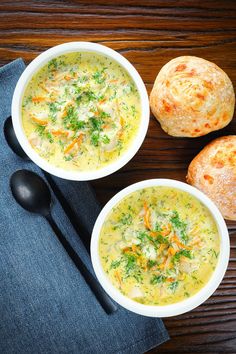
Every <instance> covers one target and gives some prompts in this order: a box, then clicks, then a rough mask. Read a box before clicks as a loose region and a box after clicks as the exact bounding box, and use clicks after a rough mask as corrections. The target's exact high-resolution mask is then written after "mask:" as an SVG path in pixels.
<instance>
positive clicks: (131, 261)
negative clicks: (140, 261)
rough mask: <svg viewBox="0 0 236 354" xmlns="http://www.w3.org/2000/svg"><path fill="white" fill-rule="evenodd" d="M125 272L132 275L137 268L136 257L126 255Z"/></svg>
mask: <svg viewBox="0 0 236 354" xmlns="http://www.w3.org/2000/svg"><path fill="white" fill-rule="evenodd" d="M125 262H126V264H125V272H126V275H130V272H131V271H132V270H134V269H135V267H136V257H135V256H133V255H130V254H125Z"/></svg>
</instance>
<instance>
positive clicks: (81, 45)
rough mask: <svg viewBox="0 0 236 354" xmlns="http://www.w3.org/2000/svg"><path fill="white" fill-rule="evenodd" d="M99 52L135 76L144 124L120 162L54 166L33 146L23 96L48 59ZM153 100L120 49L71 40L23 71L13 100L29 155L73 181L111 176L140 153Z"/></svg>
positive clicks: (14, 115)
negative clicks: (26, 127)
mask: <svg viewBox="0 0 236 354" xmlns="http://www.w3.org/2000/svg"><path fill="white" fill-rule="evenodd" d="M77 51H78V52H81V51H84V52H95V53H98V54H101V55H105V56H107V57H110V58H111V59H113V60H114V61H116V62H117V63H118V64H120V65H121V66H122V67H123V68H124V69H125V70H126V71H127V72H128V73H129V75H130V76H131V78H132V79H133V81H134V83H135V85H136V87H137V90H138V92H139V95H140V100H141V120H140V126H139V129H138V133H137V135H136V136H135V138H134V140H133V142H132V144H131V145H130V147H129V148H128V149H127V151H126V152H124V153H123V154H122V156H121V157H120V158H119V159H117V160H116V161H114V162H112V163H110V164H109V165H107V166H105V167H103V168H101V169H98V170H95V171H84V172H80V171H66V170H64V169H62V168H58V167H55V166H53V165H52V164H50V163H48V162H47V161H46V160H44V159H43V158H41V157H40V156H39V154H37V152H36V151H35V150H34V149H33V148H32V147H31V145H30V143H29V141H28V139H27V137H26V135H25V132H24V129H23V127H22V119H21V105H22V99H23V96H24V92H25V89H26V87H27V85H28V83H29V81H30V79H31V78H32V76H33V75H34V74H35V73H36V72H37V71H38V70H39V69H40V68H41V67H42V66H44V65H45V64H46V63H47V62H49V61H50V60H51V59H52V58H55V57H58V56H60V55H62V54H65V53H71V52H77ZM149 115H150V111H149V101H148V95H147V91H146V88H145V85H144V83H143V81H142V79H141V77H140V75H139V74H138V72H137V71H136V69H135V68H134V67H133V65H131V64H130V62H129V61H128V60H127V59H125V58H124V57H123V56H122V55H120V54H119V53H117V52H116V51H114V50H112V49H110V48H108V47H105V46H103V45H101V44H96V43H90V42H70V43H65V44H61V45H57V46H55V47H52V48H50V49H48V50H46V51H45V52H43V53H42V54H40V55H39V56H38V57H36V58H35V59H34V60H33V61H32V62H31V63H30V64H29V65H28V66H27V68H26V69H25V70H24V72H23V73H22V75H21V77H20V78H19V81H18V83H17V85H16V88H15V91H14V95H13V100H12V121H13V127H14V130H15V133H16V136H17V139H18V141H19V143H20V145H21V146H22V148H23V150H24V151H25V152H26V154H27V155H28V156H29V158H30V159H31V160H32V161H33V162H34V163H36V164H37V165H38V166H39V167H41V168H42V169H43V170H45V171H47V172H49V173H51V174H52V175H55V176H58V177H61V178H65V179H69V180H76V181H86V180H93V179H97V178H101V177H104V176H107V175H109V174H111V173H113V172H115V171H117V170H119V169H120V168H121V167H123V166H124V165H125V164H126V163H127V162H128V161H129V160H131V159H132V157H133V156H134V155H135V154H136V152H137V151H138V149H139V148H140V146H141V144H142V142H143V140H144V138H145V135H146V132H147V129H148V123H149Z"/></svg>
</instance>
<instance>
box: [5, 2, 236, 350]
mask: <svg viewBox="0 0 236 354" xmlns="http://www.w3.org/2000/svg"><path fill="white" fill-rule="evenodd" d="M0 38H1V43H0V65H3V64H6V63H7V62H9V61H11V60H13V59H15V58H18V57H22V58H23V59H24V60H25V61H26V63H28V62H30V61H31V60H32V59H33V58H34V57H35V56H36V55H37V54H39V53H41V52H42V51H43V50H46V49H47V48H49V47H51V46H54V45H57V44H60V43H64V42H68V41H81V40H82V41H83V40H86V41H95V42H99V43H103V44H105V45H107V46H109V47H111V48H113V49H115V50H117V51H119V52H120V53H121V54H123V55H124V56H125V57H126V58H127V59H128V60H130V62H131V63H132V64H133V65H134V66H135V67H136V69H137V70H138V71H139V73H140V74H141V76H142V78H143V80H144V82H145V84H146V87H147V89H148V92H150V90H151V88H152V85H153V82H154V79H155V77H156V75H157V73H158V71H159V70H160V68H161V67H162V66H163V65H164V64H165V63H166V62H167V61H168V60H170V59H172V58H174V57H176V56H179V55H196V56H200V57H203V58H206V59H208V60H211V61H214V62H215V63H216V64H217V65H219V66H220V67H222V68H223V69H224V70H225V71H226V72H227V73H228V75H229V76H230V78H231V80H232V82H233V84H234V85H235V83H236V66H235V64H236V59H235V58H236V45H235V44H236V2H235V1H234V0H231V1H230V0H226V1H222V0H214V1H212V0H208V1H196V0H185V1H184V0H169V1H164V0H158V1H154V0H145V1H143V0H120V1H119V2H115V1H114V0H94V1H90V0H83V1H78V0H67V1H65V0H64V1H63V0H49V1H47V0H44V1H42V0H41V1H40V0H32V1H29V0H28V1H23V0H15V1H13V2H10V1H3V0H2V1H1V2H0ZM228 134H236V120H235V118H234V120H233V121H232V122H231V123H230V124H229V125H228V126H227V127H226V128H224V129H223V130H221V131H218V132H214V133H211V134H209V135H207V136H205V137H201V138H197V139H184V138H173V137H171V136H168V135H167V134H165V133H164V132H163V131H162V129H161V128H160V125H159V124H158V123H157V121H156V120H155V118H154V117H153V116H152V115H151V119H150V126H149V130H148V134H147V137H146V139H145V141H144V143H143V145H142V147H141V148H140V150H139V152H138V153H137V154H136V156H135V157H134V158H133V159H132V160H131V161H130V162H129V163H128V164H127V165H126V166H125V167H123V168H122V169H121V170H120V171H118V172H117V173H115V174H113V175H111V176H108V177H105V178H103V179H101V180H97V181H93V182H92V185H93V186H94V188H95V191H96V193H97V197H98V199H99V201H100V202H101V204H102V205H104V204H105V203H106V202H107V201H108V200H109V199H110V198H111V197H112V196H113V195H114V194H115V193H116V192H118V191H119V190H120V189H122V188H124V187H126V186H128V185H129V184H131V183H134V182H137V181H140V180H143V179H148V178H159V177H160V178H174V179H178V180H181V181H185V176H186V172H187V167H188V164H189V162H190V161H191V160H192V158H193V157H194V156H195V155H196V154H197V153H198V152H199V151H200V150H201V149H202V148H203V147H204V146H205V145H206V144H207V143H208V142H210V141H211V140H212V139H214V138H216V137H218V136H223V135H228ZM228 226H229V229H231V230H232V231H231V235H230V238H231V255H230V263H229V267H228V270H227V273H226V275H225V277H224V279H223V282H222V283H221V285H220V286H219V288H218V289H217V290H216V292H215V293H214V295H213V296H211V298H210V299H208V300H207V301H206V302H205V303H204V304H203V305H201V306H199V307H198V308H197V309H195V310H193V311H191V312H190V313H187V314H184V315H182V316H177V317H173V318H169V319H165V320H164V322H165V324H166V326H167V328H168V330H169V332H170V335H171V340H170V341H169V342H167V343H165V344H164V345H162V346H161V347H159V348H156V349H153V350H152V351H151V353H157V352H158V353H169V354H171V353H172V354H174V353H204V354H213V353H214V354H216V353H231V354H235V353H236V330H235V328H236V233H235V232H233V229H234V228H236V223H234V222H228Z"/></svg>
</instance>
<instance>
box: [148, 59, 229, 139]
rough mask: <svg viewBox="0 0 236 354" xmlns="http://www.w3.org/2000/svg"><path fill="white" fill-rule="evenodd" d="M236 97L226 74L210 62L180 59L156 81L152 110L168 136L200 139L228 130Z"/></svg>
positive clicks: (152, 94) (172, 63) (152, 93)
mask: <svg viewBox="0 0 236 354" xmlns="http://www.w3.org/2000/svg"><path fill="white" fill-rule="evenodd" d="M234 105H235V95H234V89H233V85H232V83H231V81H230V79H229V77H228V76H227V74H226V73H225V72H224V71H223V70H222V69H220V68H219V67H218V66H217V65H216V64H214V63H211V62H209V61H208V60H205V59H202V58H198V57H194V56H181V57H178V58H175V59H173V60H171V61H169V62H168V63H167V64H166V65H164V66H163V67H162V69H161V70H160V72H159V74H158V75H157V77H156V80H155V83H154V86H153V89H152V91H151V95H150V106H151V110H152V112H153V114H154V116H155V117H156V119H157V120H158V121H159V122H160V124H161V127H162V129H163V130H164V131H165V132H167V133H168V134H169V135H173V136H182V137H198V136H201V135H205V134H208V133H210V132H211V131H214V130H218V129H221V128H223V127H225V126H226V125H227V124H229V122H230V121H231V119H232V117H233V113H234Z"/></svg>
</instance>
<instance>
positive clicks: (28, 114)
mask: <svg viewBox="0 0 236 354" xmlns="http://www.w3.org/2000/svg"><path fill="white" fill-rule="evenodd" d="M140 112H141V104H140V97H139V93H138V91H137V88H136V86H135V84H134V82H133V80H132V79H131V77H130V76H129V75H128V73H127V72H126V71H125V69H124V68H122V67H121V66H120V65H119V64H118V63H116V62H115V61H113V60H111V59H110V58H108V57H106V56H102V55H99V54H96V53H93V52H76V53H68V54H65V55H61V56H59V57H57V58H54V59H52V60H51V61H50V62H49V63H48V64H46V65H45V66H44V67H42V68H41V69H40V70H39V71H38V72H37V73H36V74H35V75H34V76H33V77H32V79H31V80H30V82H29V84H28V86H27V88H26V90H25V93H24V97H23V101H22V122H23V128H24V131H25V134H26V136H27V138H28V140H29V142H30V144H31V145H32V147H33V148H34V149H35V150H36V151H37V153H38V154H39V155H40V156H41V157H42V158H44V159H46V160H47V161H48V162H49V163H50V164H53V165H54V166H57V167H60V168H64V169H66V170H80V171H88V170H97V169H100V168H102V167H104V166H105V165H107V164H110V163H112V162H114V161H115V160H117V159H118V158H120V156H122V154H123V153H124V152H125V151H126V150H127V149H128V148H129V146H130V144H132V141H133V139H134V137H135V135H136V134H137V131H138V127H139V123H140V114H141V113H140Z"/></svg>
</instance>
